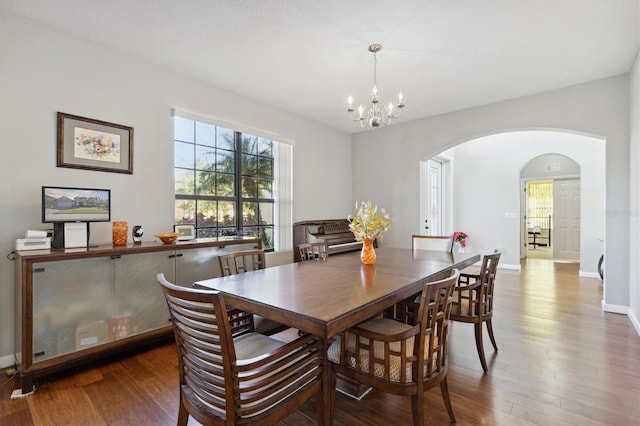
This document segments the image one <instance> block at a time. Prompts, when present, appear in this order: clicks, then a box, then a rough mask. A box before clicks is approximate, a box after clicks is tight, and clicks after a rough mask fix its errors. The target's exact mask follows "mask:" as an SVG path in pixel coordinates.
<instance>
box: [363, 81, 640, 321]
mask: <svg viewBox="0 0 640 426" xmlns="http://www.w3.org/2000/svg"><path fill="white" fill-rule="evenodd" d="M407 108H408V107H407ZM532 129H546V130H554V129H556V130H566V131H570V132H578V133H583V134H587V135H592V136H594V137H600V138H604V139H606V186H605V193H606V211H605V216H606V217H605V238H606V244H605V257H606V259H607V272H606V273H607V276H606V277H605V278H606V280H605V285H604V295H603V298H604V308H605V309H606V310H609V311H615V312H625V313H626V312H627V310H628V308H627V307H628V306H629V251H630V238H629V215H628V214H627V213H628V212H629V78H628V76H627V75H624V76H619V77H613V78H608V79H603V80H598V81H593V82H590V83H586V84H582V85H577V86H572V87H567V88H564V89H560V90H555V91H551V92H546V93H540V94H536V95H532V96H527V97H522V98H518V99H514V100H510V101H505V102H500V103H496V104H492V105H486V106H482V107H478V108H471V109H467V110H463V111H456V112H452V113H449V114H443V115H440V116H435V117H429V118H425V119H421V120H415V121H412V122H409V123H402V124H395V125H392V126H390V127H386V128H382V129H378V130H376V131H370V132H366V133H362V134H357V135H354V137H353V147H352V149H353V176H354V178H353V179H354V186H353V196H354V200H362V199H364V200H367V199H369V200H371V201H372V202H375V203H377V204H378V205H379V206H382V207H385V208H386V209H387V210H389V211H391V212H392V213H394V214H395V215H396V220H395V223H394V225H393V226H392V227H391V229H390V230H389V231H388V232H387V235H386V236H385V239H384V241H383V244H385V245H389V246H397V247H407V246H408V244H409V241H410V235H411V234H413V233H418V232H419V231H420V229H421V227H420V226H421V224H420V223H419V213H420V207H419V162H420V160H421V159H424V158H430V157H433V156H434V155H435V154H437V153H439V152H441V151H443V150H445V149H447V148H450V147H453V146H455V145H458V144H460V143H463V142H466V141H468V140H471V139H475V138H478V137H482V136H487V135H490V134H496V133H503V132H505V131H512V130H532ZM356 153H357V155H355V154H356ZM516 179H517V178H516ZM503 211H505V210H503ZM631 241H632V243H633V244H635V245H637V244H638V238H634V239H633V240H631ZM635 260H637V259H634V263H636V262H635ZM633 285H635V286H637V282H636V283H634V284H633Z"/></svg>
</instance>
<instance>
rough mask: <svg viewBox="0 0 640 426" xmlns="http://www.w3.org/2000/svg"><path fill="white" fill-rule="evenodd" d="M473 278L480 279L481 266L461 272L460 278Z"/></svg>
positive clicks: (469, 267)
mask: <svg viewBox="0 0 640 426" xmlns="http://www.w3.org/2000/svg"><path fill="white" fill-rule="evenodd" d="M463 275H464V276H467V277H472V278H475V279H478V278H480V266H475V265H471V266H468V267H466V268H464V269H462V270H461V271H460V276H461V277H462V276H463Z"/></svg>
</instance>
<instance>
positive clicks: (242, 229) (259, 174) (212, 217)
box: [174, 114, 291, 250]
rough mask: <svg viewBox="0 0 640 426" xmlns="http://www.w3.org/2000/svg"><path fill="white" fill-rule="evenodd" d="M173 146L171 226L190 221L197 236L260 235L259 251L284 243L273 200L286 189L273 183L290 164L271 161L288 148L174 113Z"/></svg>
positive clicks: (278, 208) (277, 205) (279, 210)
mask: <svg viewBox="0 0 640 426" xmlns="http://www.w3.org/2000/svg"><path fill="white" fill-rule="evenodd" d="M174 144H175V163H174V182H175V224H176V225H183V224H190V225H194V226H195V228H196V235H197V237H198V238H207V237H226V236H235V235H243V236H254V237H259V238H261V239H262V243H263V247H264V248H265V250H274V249H278V248H279V249H281V250H282V249H286V248H287V246H290V244H287V243H285V242H284V241H283V239H282V238H281V235H282V232H281V233H280V234H277V233H276V229H277V228H278V227H279V223H278V222H279V219H282V217H286V216H290V214H289V215H284V216H283V215H282V209H283V202H279V201H286V199H290V196H289V197H286V196H285V197H280V198H281V200H279V199H278V193H279V192H280V193H281V192H283V191H282V190H281V189H282V188H290V187H291V185H290V183H288V184H286V185H282V184H281V183H280V184H279V182H278V181H279V180H282V179H283V178H286V177H287V176H290V171H286V172H284V173H283V172H282V171H283V170H285V169H287V168H289V169H290V167H287V165H286V160H285V161H281V162H282V163H283V164H281V165H280V166H279V165H278V163H279V162H278V161H277V159H278V158H279V157H280V158H282V153H281V152H280V151H289V152H290V150H291V149H290V147H289V146H287V145H284V144H281V143H278V142H276V141H274V140H272V139H268V138H265V137H262V136H257V135H254V134H250V133H248V132H242V131H238V130H234V129H232V128H230V127H224V126H221V125H217V124H212V123H208V122H202V121H199V120H198V119H194V118H191V117H188V118H185V117H183V116H180V115H178V114H176V116H175V132H174ZM288 157H289V158H290V153H289V155H288ZM285 158H286V156H285ZM283 165H284V166H285V167H282V166H283ZM289 179H290V177H289ZM279 190H280V191H279ZM285 204H286V203H285ZM280 222H281V220H280ZM284 234H285V235H286V232H285V233H284ZM278 242H280V243H281V244H277V243H278ZM283 243H284V244H283ZM278 246H280V247H278Z"/></svg>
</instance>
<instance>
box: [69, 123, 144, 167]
mask: <svg viewBox="0 0 640 426" xmlns="http://www.w3.org/2000/svg"><path fill="white" fill-rule="evenodd" d="M58 167H70V168H74V169H85V170H97V171H101V172H113V173H128V174H133V127H128V126H123V125H121V124H114V123H107V122H106V121H100V120H94V119H92V118H86V117H80V116H77V115H71V114H65V113H63V112H58Z"/></svg>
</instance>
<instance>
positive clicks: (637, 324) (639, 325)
mask: <svg viewBox="0 0 640 426" xmlns="http://www.w3.org/2000/svg"><path fill="white" fill-rule="evenodd" d="M627 315H628V316H629V319H630V320H631V324H633V328H635V329H636V333H638V336H640V321H638V317H636V314H635V313H634V312H633V311H632V310H631V309H629V313H628V314H627Z"/></svg>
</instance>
